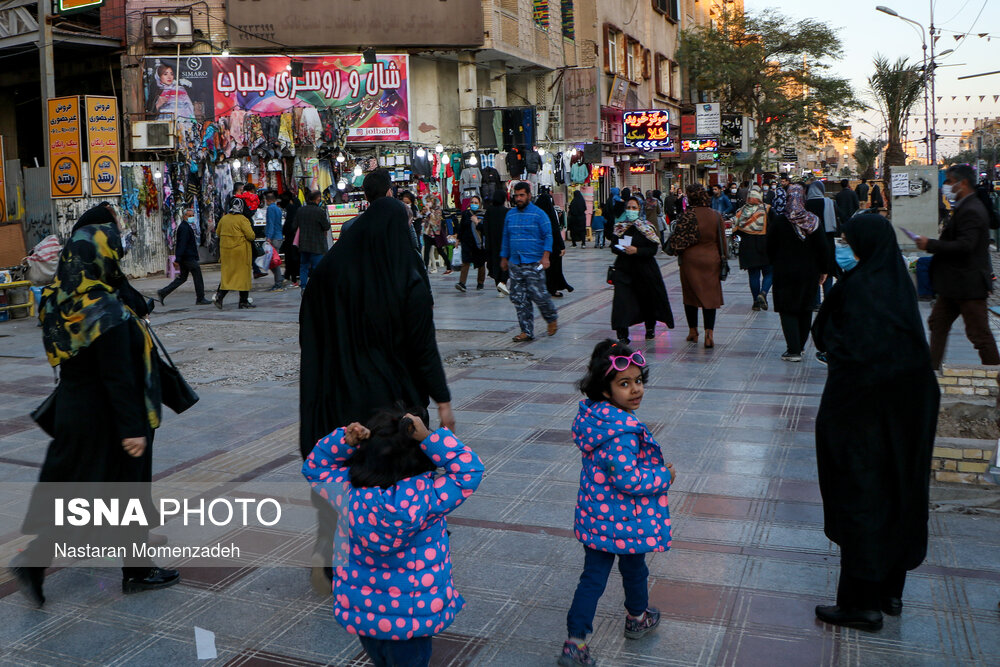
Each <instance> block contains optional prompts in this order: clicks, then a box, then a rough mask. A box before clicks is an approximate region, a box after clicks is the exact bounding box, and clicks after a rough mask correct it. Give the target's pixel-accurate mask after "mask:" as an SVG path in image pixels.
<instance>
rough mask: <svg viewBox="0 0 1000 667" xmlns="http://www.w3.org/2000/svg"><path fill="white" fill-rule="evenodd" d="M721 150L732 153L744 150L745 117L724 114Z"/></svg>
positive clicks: (720, 139)
mask: <svg viewBox="0 0 1000 667" xmlns="http://www.w3.org/2000/svg"><path fill="white" fill-rule="evenodd" d="M719 148H721V149H723V150H731V151H738V150H742V149H743V116H741V115H739V114H735V113H724V114H722V133H721V134H720V136H719Z"/></svg>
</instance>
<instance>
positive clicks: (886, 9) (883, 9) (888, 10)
mask: <svg viewBox="0 0 1000 667" xmlns="http://www.w3.org/2000/svg"><path fill="white" fill-rule="evenodd" d="M875 11H879V12H882V13H883V14H888V15H889V16H899V14H897V13H896V10H894V9H892V8H890V7H886V6H885V5H879V6H878V7H876V8H875Z"/></svg>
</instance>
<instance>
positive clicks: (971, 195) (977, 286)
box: [916, 164, 1000, 370]
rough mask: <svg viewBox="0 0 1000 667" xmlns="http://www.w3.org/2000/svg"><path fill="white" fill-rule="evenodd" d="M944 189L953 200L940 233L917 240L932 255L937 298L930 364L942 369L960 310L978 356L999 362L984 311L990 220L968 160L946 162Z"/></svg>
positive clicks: (989, 362) (931, 324) (988, 287)
mask: <svg viewBox="0 0 1000 667" xmlns="http://www.w3.org/2000/svg"><path fill="white" fill-rule="evenodd" d="M942 191H943V192H942V193H943V194H944V196H945V197H946V198H947V199H949V200H951V201H954V202H955V203H954V205H953V206H952V209H951V217H950V218H948V221H947V222H946V223H945V225H944V229H942V230H941V238H940V239H929V238H927V237H925V236H918V237H917V239H916V243H917V247H918V248H920V249H921V250H926V251H927V252H929V253H931V254H932V255H933V258H932V259H931V268H930V273H931V284H932V285H933V286H934V291H935V292H936V293H937V301H935V302H934V308H933V309H932V310H931V316H930V318H928V320H927V324H928V326H929V327H930V330H931V344H930V346H931V365H932V367H933V368H934V369H935V370H938V369H940V368H941V362H942V361H943V360H944V350H945V346H946V345H947V343H948V332H949V331H950V330H951V325H952V324H953V323H954V322H955V319H956V318H957V317H958V316H959V315H961V316H962V320H963V321H964V322H965V335H966V336H967V337H968V338H969V340H970V341H971V342H972V344H973V345H974V346H975V348H976V350H977V351H978V352H979V358H980V359H981V360H982V362H983V363H984V364H986V365H989V366H995V365H998V364H1000V353H998V352H997V344H996V341H995V340H994V339H993V333H992V332H991V331H990V323H989V314H988V313H987V311H986V297H987V296H988V294H989V292H990V290H991V289H992V281H991V279H990V273H991V268H990V251H989V243H990V235H989V220H990V219H989V213H988V212H987V211H986V207H985V206H983V203H982V202H981V201H980V200H979V197H977V196H976V172H975V170H973V168H972V167H970V166H969V165H966V164H959V165H954V166H951V167H948V169H947V171H945V181H944V187H943V188H942Z"/></svg>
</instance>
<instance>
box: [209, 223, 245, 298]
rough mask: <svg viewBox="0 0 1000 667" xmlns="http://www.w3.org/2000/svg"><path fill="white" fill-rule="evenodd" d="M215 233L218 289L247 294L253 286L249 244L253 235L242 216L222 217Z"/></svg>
mask: <svg viewBox="0 0 1000 667" xmlns="http://www.w3.org/2000/svg"><path fill="white" fill-rule="evenodd" d="M215 233H216V234H218V235H219V263H220V264H222V280H221V283H220V289H223V290H226V291H229V290H233V291H237V292H249V291H250V287H251V286H252V284H253V276H252V275H251V269H250V262H251V259H252V255H251V253H250V244H251V243H252V242H253V239H254V233H253V227H252V226H251V225H250V221H249V220H247V218H246V216H243V215H233V214H229V215H224V216H222V219H221V220H219V224H218V226H217V227H216V228H215Z"/></svg>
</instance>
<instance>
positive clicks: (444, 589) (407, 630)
mask: <svg viewBox="0 0 1000 667" xmlns="http://www.w3.org/2000/svg"><path fill="white" fill-rule="evenodd" d="M420 446H421V448H422V449H423V450H424V452H425V453H426V454H427V455H428V456H429V457H430V458H431V460H432V461H434V463H435V464H437V465H438V466H440V467H441V468H443V469H444V473H443V474H435V473H425V474H423V475H418V476H416V477H410V478H408V479H404V480H401V481H399V482H398V483H396V484H395V485H394V486H391V487H389V488H388V489H381V488H354V487H353V486H352V485H351V483H350V477H349V475H348V468H347V467H346V466H345V465H344V463H345V461H346V460H347V459H348V458H350V456H351V454H353V452H354V450H353V448H352V447H350V446H349V445H348V444H347V442H346V440H345V439H344V435H343V429H338V430H337V431H334V432H333V433H332V434H330V435H329V436H327V437H326V438H323V439H322V440H320V441H319V442H318V443H317V444H316V447H315V448H314V449H313V451H312V453H311V454H310V455H309V456H308V458H307V459H306V461H305V463H303V465H302V474H303V476H305V478H306V479H307V480H309V482H310V484H312V486H313V488H314V489H317V490H318V491H319V492H320V493H321V494H325V495H324V497H335V498H336V499H337V503H335V504H334V506H335V507H338V508H340V509H341V510H342V514H341V519H340V523H339V525H338V529H339V528H342V527H343V526H345V525H346V526H348V527H349V529H348V543H349V554H348V555H347V564H346V565H342V566H338V567H336V568H335V569H334V577H333V599H334V607H333V615H334V618H336V620H337V622H339V623H340V624H341V625H342V626H344V628H345V629H346V630H347V631H348V632H349V633H351V634H356V635H362V636H366V637H376V638H378V639H392V640H397V641H398V640H403V639H412V638H413V637H426V636H430V635H435V634H438V633H440V632H441V631H443V630H444V629H445V628H447V627H448V626H449V625H451V623H452V621H454V620H455V615H456V614H457V613H458V612H459V611H461V610H462V608H463V607H464V606H465V600H464V599H463V598H462V596H461V595H459V593H458V591H456V590H455V585H454V582H453V581H452V574H451V570H452V567H451V552H450V551H449V548H448V533H447V528H448V524H447V519H446V518H445V517H446V516H447V514H448V513H449V512H451V511H452V510H454V509H455V508H457V507H458V506H459V505H461V504H462V503H463V502H464V501H465V499H466V498H468V497H469V496H470V495H472V493H473V492H474V491H475V490H476V488H477V487H478V486H479V483H480V481H482V478H483V462H482V460H480V458H479V456H478V455H477V454H476V453H475V452H473V451H472V450H471V449H469V448H468V447H467V446H466V445H465V444H464V443H462V441H460V440H459V439H458V438H457V437H455V435H454V434H453V433H451V431H449V430H448V429H443V428H442V429H438V430H437V431H435V432H434V433H432V434H431V435H429V436H428V437H427V439H426V440H424V441H423V442H422V443H420ZM439 472H440V471H439Z"/></svg>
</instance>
